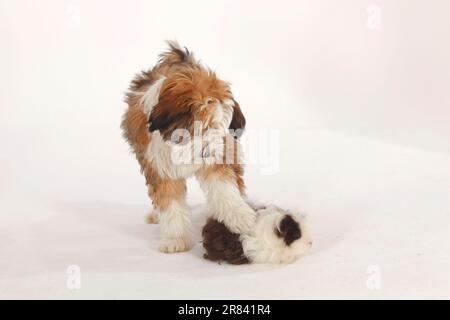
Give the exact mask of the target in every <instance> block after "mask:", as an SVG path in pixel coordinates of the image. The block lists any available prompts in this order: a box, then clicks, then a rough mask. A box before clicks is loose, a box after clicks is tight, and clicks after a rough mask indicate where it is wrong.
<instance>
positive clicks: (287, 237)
mask: <svg viewBox="0 0 450 320" xmlns="http://www.w3.org/2000/svg"><path fill="white" fill-rule="evenodd" d="M276 234H277V236H278V237H279V238H282V239H283V240H284V242H285V243H286V244H287V245H288V246H289V245H291V243H292V242H294V241H295V240H298V239H300V238H301V236H302V232H301V230H300V226H299V225H298V223H297V221H295V220H294V218H292V216H291V215H285V216H284V217H283V219H282V220H281V221H280V224H279V225H278V229H277V230H276Z"/></svg>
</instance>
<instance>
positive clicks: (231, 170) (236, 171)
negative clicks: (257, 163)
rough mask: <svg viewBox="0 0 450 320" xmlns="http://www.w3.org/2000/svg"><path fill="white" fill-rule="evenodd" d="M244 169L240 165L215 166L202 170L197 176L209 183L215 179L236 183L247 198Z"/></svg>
mask: <svg viewBox="0 0 450 320" xmlns="http://www.w3.org/2000/svg"><path fill="white" fill-rule="evenodd" d="M243 175H244V169H243V168H242V166H241V165H240V164H214V165H210V166H206V167H204V168H202V169H200V170H199V171H198V172H197V174H196V176H197V178H199V179H201V180H204V181H208V180H210V179H213V178H215V177H217V178H219V179H220V180H225V181H229V182H232V183H235V184H236V186H237V187H238V189H239V192H240V193H241V195H242V196H243V197H244V196H245V183H244V179H243Z"/></svg>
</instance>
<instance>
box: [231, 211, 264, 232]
mask: <svg viewBox="0 0 450 320" xmlns="http://www.w3.org/2000/svg"><path fill="white" fill-rule="evenodd" d="M249 209H250V208H249ZM255 221H256V213H255V212H254V211H253V210H251V209H250V210H245V211H244V212H239V213H237V214H235V215H233V217H232V218H231V219H230V220H229V221H227V222H226V223H225V225H226V226H227V227H228V228H229V229H230V231H231V232H233V233H238V234H250V233H251V231H252V230H253V227H254V226H255Z"/></svg>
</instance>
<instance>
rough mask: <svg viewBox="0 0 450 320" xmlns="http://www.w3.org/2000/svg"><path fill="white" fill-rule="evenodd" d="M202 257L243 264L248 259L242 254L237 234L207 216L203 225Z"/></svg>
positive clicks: (247, 261)
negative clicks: (203, 251) (204, 251)
mask: <svg viewBox="0 0 450 320" xmlns="http://www.w3.org/2000/svg"><path fill="white" fill-rule="evenodd" d="M202 235H203V247H204V248H205V250H206V253H205V254H204V256H203V257H204V258H205V259H208V260H211V261H218V262H221V261H225V262H228V263H231V264H245V263H249V262H250V261H249V260H248V258H247V257H246V256H245V255H244V250H243V248H242V243H241V241H240V240H239V235H238V234H236V233H232V232H230V230H228V228H227V227H226V226H225V225H224V224H223V223H221V222H219V221H217V220H215V219H213V218H209V220H208V222H207V223H206V225H205V226H204V227H203V231H202Z"/></svg>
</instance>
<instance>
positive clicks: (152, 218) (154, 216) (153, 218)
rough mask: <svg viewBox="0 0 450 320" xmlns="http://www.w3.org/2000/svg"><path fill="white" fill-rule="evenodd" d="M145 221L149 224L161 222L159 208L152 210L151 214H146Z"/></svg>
mask: <svg viewBox="0 0 450 320" xmlns="http://www.w3.org/2000/svg"><path fill="white" fill-rule="evenodd" d="M145 221H146V222H147V223H148V224H158V223H159V212H158V210H152V211H151V212H150V213H149V214H147V215H146V216H145Z"/></svg>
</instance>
